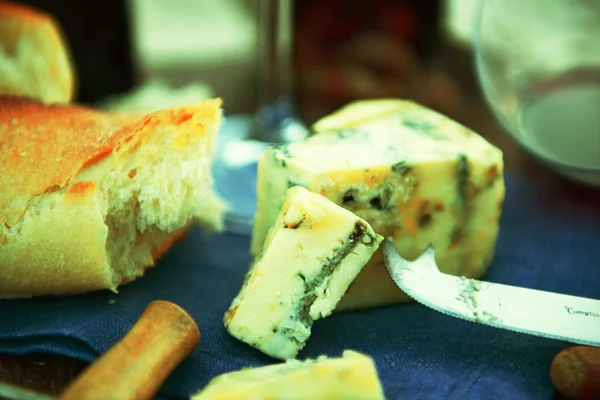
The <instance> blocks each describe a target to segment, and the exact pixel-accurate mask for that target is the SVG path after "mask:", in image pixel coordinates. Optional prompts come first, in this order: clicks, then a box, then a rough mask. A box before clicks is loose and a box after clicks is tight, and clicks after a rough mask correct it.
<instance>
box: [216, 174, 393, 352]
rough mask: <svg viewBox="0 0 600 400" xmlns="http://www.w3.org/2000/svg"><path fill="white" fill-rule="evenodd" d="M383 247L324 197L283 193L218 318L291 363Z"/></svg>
mask: <svg viewBox="0 0 600 400" xmlns="http://www.w3.org/2000/svg"><path fill="white" fill-rule="evenodd" d="M382 240H383V237H381V236H379V235H377V234H376V233H375V232H374V231H373V229H372V228H371V227H370V226H369V224H368V223H367V222H365V221H364V220H362V219H361V218H359V217H357V216H356V215H354V214H353V213H352V212H350V211H348V210H346V209H344V208H342V207H340V206H338V205H336V204H335V203H333V202H331V201H330V200H328V199H327V198H325V197H323V196H321V195H319V194H316V193H312V192H310V191H308V190H306V189H304V188H302V187H299V186H296V187H293V188H291V189H289V190H288V191H287V196H286V199H285V201H284V204H283V207H282V209H281V212H280V213H279V216H278V218H277V220H276V222H275V224H274V226H273V228H272V229H271V231H270V232H269V234H268V236H267V238H266V241H265V246H264V250H263V251H262V253H261V254H260V256H259V257H257V260H256V262H255V263H254V265H253V266H252V267H251V269H250V271H249V272H248V274H247V276H246V280H245V282H244V284H243V286H242V288H241V290H240V292H239V294H238V295H237V296H236V298H235V299H234V300H233V302H232V304H231V307H230V308H229V309H228V310H227V312H226V313H225V316H224V324H225V327H226V329H227V331H228V332H229V333H230V334H231V335H232V336H234V337H235V338H237V339H239V340H241V341H243V342H245V343H248V344H249V345H251V346H253V347H255V348H257V349H258V350H260V351H262V352H263V353H265V354H267V355H269V356H271V357H274V358H278V359H282V360H288V359H293V358H295V357H296V355H297V354H298V352H299V351H300V350H301V349H302V348H303V347H304V345H305V344H306V341H307V340H308V338H309V336H310V332H311V327H312V324H313V321H314V320H317V319H319V318H323V317H326V316H328V315H330V314H331V313H332V311H333V310H334V309H335V307H336V305H337V304H338V302H339V300H340V299H341V297H342V296H343V295H344V293H345V292H346V290H347V289H348V286H349V285H350V283H352V281H353V280H354V279H355V278H356V276H357V275H358V274H359V272H360V271H361V269H362V268H363V267H364V266H365V264H366V263H367V262H368V261H369V259H370V258H371V256H372V255H373V253H374V252H375V251H376V250H377V249H378V247H379V244H380V243H381V241H382Z"/></svg>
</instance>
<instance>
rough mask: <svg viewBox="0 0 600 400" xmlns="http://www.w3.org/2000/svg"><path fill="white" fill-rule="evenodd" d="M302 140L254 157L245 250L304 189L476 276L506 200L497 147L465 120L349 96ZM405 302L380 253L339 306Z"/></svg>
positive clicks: (410, 251)
mask: <svg viewBox="0 0 600 400" xmlns="http://www.w3.org/2000/svg"><path fill="white" fill-rule="evenodd" d="M314 129H315V130H316V133H315V134H314V135H312V136H311V137H309V138H307V139H306V140H304V141H302V142H298V143H294V144H290V145H287V146H277V147H271V148H269V149H267V150H266V151H265V152H264V154H263V155H262V156H261V158H260V160H259V164H258V182H257V212H256V215H255V219H254V220H255V223H254V229H253V234H252V244H251V253H252V255H253V256H255V257H256V256H257V255H258V254H260V252H261V251H262V248H263V244H264V242H265V237H266V234H267V232H268V230H269V229H270V227H271V226H272V225H273V223H274V221H275V218H276V216H277V213H278V212H279V210H280V209H281V204H282V200H283V198H284V196H285V193H286V191H287V189H288V187H292V186H295V185H299V186H303V187H305V188H307V189H308V190H310V191H312V192H315V193H319V194H321V195H323V196H325V197H327V198H329V199H330V200H331V201H333V202H334V203H336V204H338V205H340V206H342V207H345V208H347V209H348V210H350V211H352V212H353V213H355V214H356V215H358V216H359V217H361V218H363V219H364V220H366V221H367V222H369V224H370V225H371V226H372V227H373V229H374V230H375V231H376V232H377V233H378V234H380V235H383V236H389V237H392V238H393V240H394V244H395V245H396V248H397V249H398V251H399V253H400V254H401V255H402V256H403V257H404V258H407V259H409V260H414V259H416V257H418V256H419V255H420V254H421V253H422V252H423V250H425V248H426V247H427V246H428V245H429V244H433V245H434V247H435V249H436V260H437V263H438V266H439V267H440V269H441V270H442V271H443V272H446V273H449V274H453V275H464V276H466V277H469V278H478V277H481V276H482V275H484V274H485V273H486V272H487V269H488V266H489V264H490V262H491V259H492V258H493V255H494V250H495V243H496V239H497V235H498V223H499V218H500V214H501V210H502V206H503V201H504V190H505V189H504V180H503V161H502V152H501V151H500V150H499V149H498V148H496V147H494V146H492V145H491V144H489V143H488V142H487V141H485V140H484V139H483V138H482V137H480V136H479V135H477V134H475V133H474V132H472V131H471V130H469V129H467V128H466V127H464V126H462V125H460V124H458V123H456V122H454V121H452V120H450V119H448V118H447V117H445V116H443V115H441V114H438V113H436V112H434V111H431V110H429V109H427V108H425V107H422V106H419V105H418V104H416V103H413V102H411V101H404V100H371V101H360V102H355V103H351V104H350V105H348V106H346V107H344V108H342V109H341V110H339V111H337V112H335V113H333V114H332V115H330V116H328V117H325V118H324V119H322V120H320V121H318V122H317V123H316V124H315V126H314ZM407 300H409V298H408V296H406V295H405V294H404V293H403V292H402V291H401V290H400V289H398V287H397V286H396V285H395V284H394V283H393V281H392V280H391V279H390V278H389V276H388V274H387V272H386V270H385V267H384V265H383V258H382V255H381V252H380V251H378V252H377V253H376V254H375V255H374V256H373V258H372V259H371V261H370V262H369V263H368V265H367V266H365V267H364V269H363V271H362V272H361V274H360V275H359V276H358V277H357V279H356V280H355V281H354V282H353V283H352V285H351V287H350V288H349V290H348V292H347V293H346V295H345V296H344V298H343V299H342V301H341V302H340V304H339V305H338V307H337V310H338V311H339V310H347V309H357V308H365V307H371V306H378V305H384V304H391V303H395V302H400V301H407Z"/></svg>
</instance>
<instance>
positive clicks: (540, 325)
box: [382, 238, 600, 347]
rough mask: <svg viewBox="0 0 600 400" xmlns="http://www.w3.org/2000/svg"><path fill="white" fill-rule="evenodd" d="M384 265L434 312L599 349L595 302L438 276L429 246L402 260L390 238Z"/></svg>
mask: <svg viewBox="0 0 600 400" xmlns="http://www.w3.org/2000/svg"><path fill="white" fill-rule="evenodd" d="M382 248H383V258H384V264H385V267H386V269H387V271H388V273H389V275H390V277H391V278H392V280H393V281H394V282H395V283H396V285H398V287H400V289H402V290H403V291H404V292H405V293H406V294H407V295H409V296H410V297H412V298H413V299H415V300H416V301H417V302H419V303H421V304H423V305H425V306H427V307H429V308H432V309H434V310H436V311H439V312H441V313H444V314H446V315H450V316H453V317H456V318H460V319H464V320H467V321H471V322H477V323H480V324H483V325H488V326H492V327H495V328H502V329H508V330H511V331H516V332H520V333H527V334H530V335H535V336H541V337H546V338H551V339H557V340H564V341H567V342H571V343H576V344H582V345H587V346H595V347H600V300H595V299H590V298H585V297H577V296H570V295H565V294H559V293H552V292H545V291H541V290H535V289H528V288H522V287H516V286H509V285H504V284H499V283H491V282H485V281H479V280H475V279H466V278H464V277H458V276H453V275H448V274H445V273H443V272H441V271H440V270H439V269H438V267H437V264H436V262H435V250H434V248H433V247H432V246H430V247H428V248H427V249H426V250H425V251H424V252H423V253H422V254H421V255H420V256H419V258H417V259H416V260H415V261H408V260H406V259H404V258H403V257H402V256H400V254H399V253H398V251H397V250H396V248H395V246H394V244H393V242H392V241H391V239H390V238H387V239H386V240H384V242H383V244H382Z"/></svg>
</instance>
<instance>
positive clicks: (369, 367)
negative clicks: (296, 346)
mask: <svg viewBox="0 0 600 400" xmlns="http://www.w3.org/2000/svg"><path fill="white" fill-rule="evenodd" d="M384 398H385V397H384V395H383V389H382V386H381V382H380V381H379V376H378V375H377V369H376V367H375V363H374V362H373V359H371V358H370V357H368V356H366V355H363V354H360V353H357V352H355V351H352V350H346V351H344V354H343V355H342V357H338V358H326V357H319V358H318V359H316V360H305V361H298V360H290V361H288V362H286V363H283V364H275V365H269V366H266V367H259V368H248V369H242V370H240V371H234V372H230V373H226V374H223V375H220V376H218V377H216V378H214V379H213V380H211V381H210V382H209V383H208V386H206V387H205V388H204V390H202V391H201V392H199V393H197V394H195V395H194V396H192V398H191V400H217V399H219V400H220V399H227V400H280V399H281V400H282V399H286V400H295V399H298V400H304V399H311V400H332V399H344V400H353V399H356V400H380V399H381V400H383V399H384Z"/></svg>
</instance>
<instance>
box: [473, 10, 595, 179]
mask: <svg viewBox="0 0 600 400" xmlns="http://www.w3.org/2000/svg"><path fill="white" fill-rule="evenodd" d="M478 7H479V8H478V12H477V24H476V33H475V62H476V68H477V74H478V77H479V81H480V84H481V87H482V90H483V93H484V96H485V98H486V100H487V102H488V104H489V106H490V107H491V108H492V110H493V111H494V113H495V115H496V118H497V119H498V120H499V121H500V123H501V124H502V125H503V126H504V128H505V129H506V130H507V131H508V133H509V134H510V136H512V138H513V139H514V140H516V141H517V142H518V143H519V144H520V145H521V146H522V147H523V148H525V149H526V150H527V151H528V152H529V153H530V154H531V155H533V156H534V157H535V158H537V159H538V160H540V161H541V162H542V163H544V164H546V165H547V166H549V167H550V168H552V169H554V170H555V171H557V172H558V173H560V174H562V175H564V176H566V177H568V178H570V179H573V180H576V181H579V182H583V183H586V184H590V185H598V186H600V2H597V1H589V0H526V1H524V0H480V3H479V5H478Z"/></svg>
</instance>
